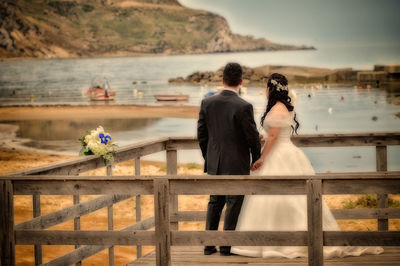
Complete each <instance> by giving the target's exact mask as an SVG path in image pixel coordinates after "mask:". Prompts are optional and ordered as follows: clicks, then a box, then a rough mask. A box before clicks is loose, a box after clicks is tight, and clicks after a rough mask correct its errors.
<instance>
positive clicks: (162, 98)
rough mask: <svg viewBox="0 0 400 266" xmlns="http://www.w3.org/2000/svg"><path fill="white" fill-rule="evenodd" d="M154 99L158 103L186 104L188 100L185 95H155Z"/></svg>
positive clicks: (187, 96)
mask: <svg viewBox="0 0 400 266" xmlns="http://www.w3.org/2000/svg"><path fill="white" fill-rule="evenodd" d="M154 98H156V100H157V101H159V102H186V101H187V100H188V99H189V95H187V94H155V95H154Z"/></svg>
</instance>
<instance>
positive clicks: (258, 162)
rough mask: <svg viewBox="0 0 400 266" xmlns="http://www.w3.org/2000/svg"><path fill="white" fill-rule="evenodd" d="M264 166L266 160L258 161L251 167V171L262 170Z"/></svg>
mask: <svg viewBox="0 0 400 266" xmlns="http://www.w3.org/2000/svg"><path fill="white" fill-rule="evenodd" d="M263 164H264V159H261V158H260V159H258V160H257V161H256V162H255V163H253V165H252V166H251V171H255V170H258V169H260V167H261V166H262V165H263Z"/></svg>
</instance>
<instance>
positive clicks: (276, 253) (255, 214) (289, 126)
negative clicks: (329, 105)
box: [231, 73, 383, 259]
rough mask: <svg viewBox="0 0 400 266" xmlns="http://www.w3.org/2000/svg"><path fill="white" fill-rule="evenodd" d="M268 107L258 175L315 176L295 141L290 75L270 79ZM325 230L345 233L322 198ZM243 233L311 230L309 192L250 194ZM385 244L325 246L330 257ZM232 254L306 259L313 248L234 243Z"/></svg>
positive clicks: (243, 214) (245, 204)
mask: <svg viewBox="0 0 400 266" xmlns="http://www.w3.org/2000/svg"><path fill="white" fill-rule="evenodd" d="M266 95H267V97H268V104H267V109H266V111H265V113H264V115H263V116H262V118H261V125H262V126H263V128H264V130H265V131H266V132H267V133H268V137H267V139H266V142H265V145H264V148H263V150H262V154H261V157H260V159H259V160H257V161H256V162H255V163H254V164H253V166H252V169H251V170H252V171H253V172H252V174H253V175H267V176H280V175H282V176H283V175H314V174H315V172H314V170H313V168H312V166H311V164H310V162H309V161H308V159H307V157H306V156H305V155H304V153H303V152H302V151H301V150H300V149H299V148H297V147H296V146H295V145H293V143H292V142H291V140H290V135H291V131H293V132H294V133H297V129H298V127H299V123H298V121H297V120H296V114H295V112H294V107H293V105H292V104H291V98H290V96H289V91H288V81H287V79H286V77H285V76H283V75H281V74H278V73H274V74H272V75H271V76H270V77H269V79H268V83H267V89H266ZM322 210H323V230H325V231H339V230H340V229H339V226H338V224H337V223H336V220H335V218H334V217H333V215H332V213H331V211H330V210H329V209H328V207H327V205H326V203H325V202H322ZM236 230H237V231H307V199H306V195H251V196H250V195H246V196H245V198H244V201H243V205H242V209H241V212H240V215H239V219H238V223H237V225H236ZM382 252H383V249H382V248H380V247H324V258H325V259H327V258H333V257H345V256H360V255H362V254H366V253H368V254H380V253H382ZM231 253H234V254H238V255H243V256H250V257H264V258H268V257H284V258H296V257H306V256H307V247H284V246H268V247H267V246H265V247H263V246H233V247H232V249H231Z"/></svg>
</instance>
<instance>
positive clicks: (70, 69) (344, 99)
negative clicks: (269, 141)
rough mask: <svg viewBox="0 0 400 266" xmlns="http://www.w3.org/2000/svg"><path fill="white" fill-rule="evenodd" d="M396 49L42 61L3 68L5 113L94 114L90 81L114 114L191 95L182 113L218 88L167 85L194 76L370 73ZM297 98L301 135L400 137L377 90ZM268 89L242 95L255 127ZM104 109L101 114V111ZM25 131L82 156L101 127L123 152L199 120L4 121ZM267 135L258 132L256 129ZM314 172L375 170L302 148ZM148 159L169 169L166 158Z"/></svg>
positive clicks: (33, 143)
mask: <svg viewBox="0 0 400 266" xmlns="http://www.w3.org/2000/svg"><path fill="white" fill-rule="evenodd" d="M399 51H400V46H396V45H386V46H370V47H365V46H363V47H361V48H360V47H343V46H341V47H325V48H321V49H317V50H304V51H275V52H243V53H220V54H199V55H174V56H139V57H108V58H83V59H36V60H18V61H2V62H0V106H13V105H91V104H93V103H92V102H90V101H89V100H88V98H87V97H86V96H85V95H84V92H85V91H86V90H87V89H88V88H89V87H90V86H91V84H92V83H93V81H94V80H98V79H100V78H103V77H104V78H106V79H107V80H108V82H109V85H110V87H111V90H112V91H115V92H116V98H115V101H114V103H112V104H118V105H131V104H135V105H154V106H158V105H164V104H161V103H157V102H156V100H155V98H154V95H155V94H188V95H189V100H188V102H186V103H179V104H182V105H190V106H198V105H199V104H200V102H201V99H202V98H203V97H204V95H205V94H206V93H207V92H209V91H215V90H216V89H217V86H206V85H201V86H200V85H189V84H169V83H168V79H169V78H174V77H179V76H182V77H185V76H187V75H189V74H191V73H193V72H195V71H215V70H217V69H219V68H221V67H223V66H224V65H225V64H226V63H227V62H239V63H241V64H242V65H244V66H249V67H256V66H261V65H266V64H273V65H295V66H310V67H323V68H330V69H336V68H347V67H351V68H353V69H357V70H372V69H373V67H374V65H376V64H396V63H400V53H399ZM290 88H291V90H294V91H295V93H296V95H297V97H296V98H297V99H296V103H295V108H296V113H297V116H298V119H299V121H300V123H301V127H300V129H299V134H327V133H374V132H399V131H400V118H399V117H398V116H396V114H397V115H399V112H400V106H398V105H394V104H392V103H391V102H392V99H394V98H395V97H398V96H399V95H398V93H396V92H387V91H385V90H382V89H378V88H374V87H373V86H371V87H370V88H369V89H367V88H363V89H359V88H357V87H354V86H329V87H324V86H291V87H290ZM264 90H265V89H264V88H262V87H251V86H249V87H248V88H247V93H246V94H244V95H242V97H243V98H244V99H246V100H247V101H249V102H251V103H252V104H253V106H254V109H255V119H256V121H257V123H258V124H259V119H260V116H261V115H262V113H263V112H264V111H265V104H266V99H265V95H264ZM106 111H107V105H104V112H106ZM2 123H8V124H15V125H18V126H19V131H18V133H17V136H18V138H20V139H23V140H25V141H24V145H27V146H30V147H33V148H38V149H45V150H46V149H47V150H51V151H56V152H59V153H64V154H78V152H79V142H78V141H77V139H78V138H79V137H80V136H81V135H83V134H84V132H85V131H86V130H90V129H93V128H95V127H97V126H98V125H102V126H103V127H105V128H106V130H107V131H109V132H110V133H111V134H112V136H113V138H114V140H115V141H116V142H118V145H119V146H124V145H128V144H131V143H135V142H138V141H143V140H146V139H149V138H157V137H161V136H170V137H172V136H195V135H196V123H197V120H196V119H184V118H172V117H165V118H141V119H103V118H102V116H101V113H99V117H98V118H97V119H92V120H87V121H85V120H80V119H79V118H77V119H73V120H68V119H62V118H61V119H59V120H38V121H30V120H23V119H22V120H20V121H2ZM259 129H260V130H261V127H259ZM303 151H304V152H305V153H306V155H307V156H308V157H309V158H310V161H311V163H312V164H313V166H314V168H315V169H316V171H317V172H352V171H374V170H375V148H374V147H348V148H333V147H329V148H304V149H303ZM143 159H147V160H156V161H165V152H162V153H158V154H155V155H150V156H146V157H145V158H143ZM178 162H182V163H192V162H193V163H202V162H203V161H202V158H201V155H200V152H199V151H198V150H195V151H179V152H178ZM388 168H389V170H400V148H399V147H397V146H394V147H391V146H390V147H389V148H388Z"/></svg>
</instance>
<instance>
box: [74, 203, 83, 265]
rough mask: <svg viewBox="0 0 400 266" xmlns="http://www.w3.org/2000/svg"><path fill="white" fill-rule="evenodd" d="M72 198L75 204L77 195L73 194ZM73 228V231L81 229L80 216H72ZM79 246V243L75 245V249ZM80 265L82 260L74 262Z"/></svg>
mask: <svg viewBox="0 0 400 266" xmlns="http://www.w3.org/2000/svg"><path fill="white" fill-rule="evenodd" d="M73 197H74V198H73V202H74V205H75V206H76V205H77V204H79V201H80V200H79V195H74V196H73ZM74 230H75V231H79V230H81V218H80V217H75V218H74ZM79 247H80V246H79V245H75V249H77V248H79ZM81 265H82V261H78V262H77V263H76V264H75V266H81Z"/></svg>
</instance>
